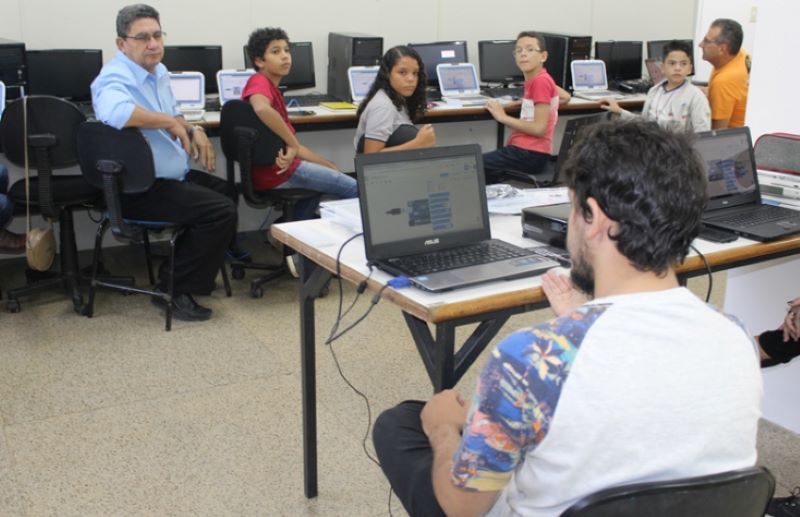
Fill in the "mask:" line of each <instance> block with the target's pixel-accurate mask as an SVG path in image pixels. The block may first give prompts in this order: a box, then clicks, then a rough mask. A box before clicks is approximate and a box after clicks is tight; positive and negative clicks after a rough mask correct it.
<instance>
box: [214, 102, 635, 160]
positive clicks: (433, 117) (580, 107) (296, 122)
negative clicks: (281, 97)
mask: <svg viewBox="0 0 800 517" xmlns="http://www.w3.org/2000/svg"><path fill="white" fill-rule="evenodd" d="M644 98H645V96H644V95H637V96H635V97H632V98H631V99H627V100H622V101H619V103H620V105H621V106H622V107H624V108H626V109H631V110H639V109H641V108H642V106H643V105H644ZM520 106H521V103H520V102H512V103H510V104H508V105H506V111H507V112H508V113H519V110H520ZM303 109H305V110H310V111H314V112H315V115H297V116H294V115H292V116H290V117H289V120H291V122H292V125H293V126H294V128H295V129H296V130H297V131H298V132H303V131H326V130H332V129H352V128H355V127H356V126H357V125H358V119H357V118H356V111H355V110H339V111H334V110H330V109H328V108H324V107H321V106H314V107H311V108H303ZM600 111H602V110H601V108H600V103H598V102H592V101H587V100H584V99H574V98H573V99H571V100H570V102H569V103H568V104H563V105H561V106H559V108H558V112H559V113H560V114H563V115H580V114H586V115H588V114H590V113H598V112H600ZM491 118H492V116H491V115H490V114H489V112H488V111H486V109H485V108H483V107H473V108H450V107H437V108H433V109H429V110H428V111H427V112H426V113H425V116H424V117H423V118H422V119H421V120H420V121H419V123H421V124H438V123H450V122H472V121H476V120H491ZM219 120H220V113H219V112H218V111H209V112H207V113H206V115H205V117H203V120H202V121H201V122H199V124H200V125H202V126H204V127H206V128H208V129H211V130H215V129H216V128H218V127H219ZM503 145H505V126H503V125H502V124H497V147H502V146H503Z"/></svg>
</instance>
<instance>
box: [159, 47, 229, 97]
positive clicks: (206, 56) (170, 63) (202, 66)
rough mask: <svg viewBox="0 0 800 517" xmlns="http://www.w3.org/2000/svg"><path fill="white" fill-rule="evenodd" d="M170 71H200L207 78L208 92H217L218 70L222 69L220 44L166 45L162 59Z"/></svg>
mask: <svg viewBox="0 0 800 517" xmlns="http://www.w3.org/2000/svg"><path fill="white" fill-rule="evenodd" d="M161 62H162V63H164V66H166V67H167V69H168V70H169V71H170V72H200V73H202V74H203V75H204V76H205V78H206V94H209V93H217V71H219V70H221V69H222V47H221V46H220V45H188V46H183V45H182V46H166V47H164V58H163V59H162V60H161Z"/></svg>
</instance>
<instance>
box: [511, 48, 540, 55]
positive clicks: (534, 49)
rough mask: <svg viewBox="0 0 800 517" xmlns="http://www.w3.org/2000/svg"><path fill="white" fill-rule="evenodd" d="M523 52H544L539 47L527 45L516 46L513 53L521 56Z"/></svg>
mask: <svg viewBox="0 0 800 517" xmlns="http://www.w3.org/2000/svg"><path fill="white" fill-rule="evenodd" d="M523 52H524V53H526V54H532V53H534V52H542V51H541V50H539V49H538V48H533V47H525V48H522V47H518V48H515V49H514V50H513V51H512V52H511V53H512V54H514V55H515V56H519V55H520V54H522V53H523Z"/></svg>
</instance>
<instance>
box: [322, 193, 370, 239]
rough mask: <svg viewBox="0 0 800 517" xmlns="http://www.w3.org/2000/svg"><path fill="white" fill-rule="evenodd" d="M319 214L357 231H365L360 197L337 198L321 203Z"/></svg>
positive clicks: (327, 219) (323, 217)
mask: <svg viewBox="0 0 800 517" xmlns="http://www.w3.org/2000/svg"><path fill="white" fill-rule="evenodd" d="M319 216H320V218H322V219H325V220H326V221H330V222H332V223H336V224H338V225H341V226H344V227H345V228H347V229H348V230H352V231H354V232H356V233H361V232H362V231H364V230H363V228H362V225H361V207H360V206H359V205H358V198H353V199H336V200H333V201H325V202H323V203H320V204H319Z"/></svg>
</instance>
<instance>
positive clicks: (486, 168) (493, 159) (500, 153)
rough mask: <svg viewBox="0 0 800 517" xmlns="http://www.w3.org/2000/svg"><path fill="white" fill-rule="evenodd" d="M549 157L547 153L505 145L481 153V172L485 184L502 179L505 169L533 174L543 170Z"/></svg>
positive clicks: (498, 181)
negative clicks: (484, 178)
mask: <svg viewBox="0 0 800 517" xmlns="http://www.w3.org/2000/svg"><path fill="white" fill-rule="evenodd" d="M549 159H550V156H549V155H547V154H544V153H540V152H537V151H529V150H527V149H522V148H521V147H517V146H514V145H507V146H505V147H501V148H499V149H497V150H495V151H491V152H488V153H485V154H484V155H483V173H484V175H485V176H486V183H487V184H490V183H500V182H501V181H503V180H504V179H505V173H506V171H517V172H523V173H525V174H529V175H532V176H535V175H536V174H539V173H540V172H542V171H543V170H544V168H545V166H546V165H547V162H548V160H549Z"/></svg>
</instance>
